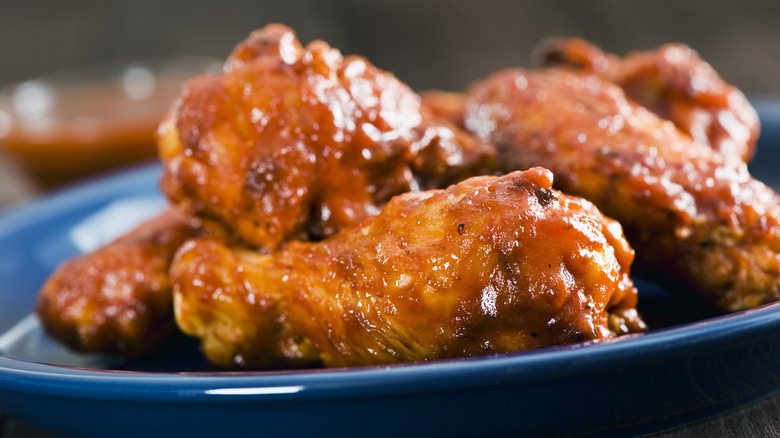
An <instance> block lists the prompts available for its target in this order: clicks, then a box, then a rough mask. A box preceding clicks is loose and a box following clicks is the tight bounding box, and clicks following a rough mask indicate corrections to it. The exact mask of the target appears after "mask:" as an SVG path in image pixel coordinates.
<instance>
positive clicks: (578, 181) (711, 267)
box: [464, 68, 780, 311]
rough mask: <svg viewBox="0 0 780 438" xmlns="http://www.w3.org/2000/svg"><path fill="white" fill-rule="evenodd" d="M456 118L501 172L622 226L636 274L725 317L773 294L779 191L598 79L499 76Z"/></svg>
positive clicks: (778, 257) (779, 290) (475, 90)
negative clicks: (542, 183)
mask: <svg viewBox="0 0 780 438" xmlns="http://www.w3.org/2000/svg"><path fill="white" fill-rule="evenodd" d="M464 111H465V113H464V122H465V126H466V127H467V128H468V129H469V130H471V131H472V132H474V133H476V134H477V135H479V136H480V137H481V138H483V139H486V140H490V141H493V142H495V143H496V145H497V147H498V149H499V160H498V162H499V163H501V165H502V166H504V167H505V168H506V169H507V170H512V169H523V168H528V167H532V166H544V167H547V168H549V169H551V170H552V171H553V173H554V174H555V178H556V187H557V188H559V189H561V190H563V191H564V192H566V193H569V194H572V195H579V196H583V197H585V198H587V199H589V200H590V201H592V202H593V203H594V204H596V206H598V208H599V209H600V210H601V211H603V212H604V214H606V215H608V216H610V217H612V218H615V219H617V220H618V221H620V223H621V224H622V225H623V227H624V229H625V231H626V236H627V237H628V240H629V242H630V243H631V245H632V246H633V247H634V248H635V249H636V251H637V261H636V263H635V271H637V272H644V273H645V274H648V273H649V274H651V275H652V276H653V277H654V278H662V277H667V280H668V282H669V283H674V284H676V286H677V287H678V288H682V289H687V288H691V289H692V290H694V291H697V292H698V293H699V294H701V295H702V296H704V297H706V298H708V299H709V300H710V301H711V302H713V303H715V304H716V305H717V306H719V307H720V308H722V309H726V310H730V311H734V310H739V309H744V308H748V307H753V306H756V305H760V304H763V303H767V302H770V301H775V300H777V299H779V298H780V199H778V195H777V194H776V193H775V192H774V191H772V190H771V189H770V188H768V187H767V186H765V185H764V184H762V183H760V182H758V181H756V180H754V179H753V178H752V177H751V176H750V175H749V173H748V171H747V167H746V165H745V164H744V163H742V162H741V161H739V160H734V159H729V158H728V157H725V156H724V155H723V154H721V153H719V152H717V151H716V150H713V149H712V148H710V147H709V146H707V145H705V144H702V143H698V142H695V141H692V140H691V138H690V136H688V135H686V134H684V133H682V132H681V131H680V130H679V129H677V128H676V127H675V126H674V125H673V124H672V123H671V122H668V121H665V120H663V119H661V118H659V117H658V116H656V114H654V113H652V112H650V111H649V110H647V109H645V108H644V107H642V106H639V105H637V104H636V103H634V102H633V101H631V100H629V99H627V98H626V95H625V93H624V91H623V90H622V89H621V88H620V87H618V86H617V85H615V84H613V83H611V82H609V81H607V80H605V79H604V78H603V77H602V76H600V75H597V74H594V73H589V72H576V71H572V70H568V69H560V68H559V69H553V68H551V69H545V70H540V71H534V72H529V71H524V70H520V69H514V70H506V71H503V72H499V73H497V74H495V75H493V76H491V77H490V78H488V79H486V80H484V81H482V82H479V83H477V84H475V85H474V86H473V87H472V88H471V89H470V91H469V92H468V96H467V100H466V103H465V110H464Z"/></svg>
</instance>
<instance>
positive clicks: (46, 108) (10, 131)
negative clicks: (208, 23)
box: [0, 57, 221, 188]
mask: <svg viewBox="0 0 780 438" xmlns="http://www.w3.org/2000/svg"><path fill="white" fill-rule="evenodd" d="M220 68H221V61H219V60H217V59H215V58H209V57H176V58H165V59H159V60H148V61H139V62H127V63H116V64H107V65H99V66H90V67H83V68H77V69H73V70H68V71H62V72H58V73H54V74H50V75H46V76H42V77H40V78H36V79H31V80H28V81H25V82H22V83H19V84H13V85H9V86H6V87H4V88H3V89H2V90H0V147H2V148H4V150H5V151H6V152H7V153H8V155H11V156H12V158H15V159H16V161H17V162H18V164H20V165H21V167H22V169H23V171H25V172H26V173H27V174H29V176H30V177H32V179H33V180H34V181H35V182H36V183H38V184H39V185H40V186H41V187H42V188H47V187H52V186H55V185H58V184H61V183H64V182H68V181H72V180H76V179H79V178H82V177H85V176H88V175H91V174H94V173H97V172H101V171H105V170H107V169H111V168H117V167H120V166H124V165H127V164H129V163H134V162H139V161H142V160H152V159H154V157H155V156H156V155H157V148H156V142H155V131H156V129H157V125H158V124H159V123H160V120H161V119H162V118H163V116H164V115H165V113H166V112H167V111H168V110H169V108H170V107H171V105H172V104H173V102H174V101H175V99H176V97H177V96H178V95H179V93H180V92H181V86H182V84H183V83H184V82H185V81H186V80H187V79H190V78H191V77H194V76H196V75H199V74H202V73H208V72H213V71H216V70H219V69H220Z"/></svg>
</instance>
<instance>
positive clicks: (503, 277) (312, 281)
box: [171, 168, 644, 368]
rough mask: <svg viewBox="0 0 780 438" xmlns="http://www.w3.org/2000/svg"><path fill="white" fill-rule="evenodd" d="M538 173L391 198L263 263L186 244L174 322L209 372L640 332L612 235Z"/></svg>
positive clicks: (626, 261)
mask: <svg viewBox="0 0 780 438" xmlns="http://www.w3.org/2000/svg"><path fill="white" fill-rule="evenodd" d="M551 186H552V174H551V173H550V172H549V171H548V170H546V169H539V168H537V169H531V170H528V171H526V172H514V173H511V174H509V175H506V176H503V177H492V176H484V177H475V178H472V179H468V180H466V181H464V182H461V183H459V184H457V185H454V186H451V187H449V188H448V189H446V190H435V191H429V192H418V193H407V194H404V195H400V196H397V197H395V198H393V199H392V200H391V201H390V202H389V203H388V204H387V205H386V206H385V208H384V209H383V211H382V212H381V214H380V215H379V216H377V217H371V218H369V219H367V220H365V221H364V222H363V223H362V224H361V225H359V226H355V227H350V228H347V229H345V230H343V231H342V232H340V233H338V234H336V235H334V236H331V237H330V238H328V239H325V240H324V241H321V242H317V243H305V242H292V243H290V244H288V245H287V246H286V247H285V248H284V249H283V250H281V251H279V252H277V253H274V254H270V255H269V254H259V253H257V252H250V251H235V250H231V249H230V248H229V247H228V246H226V245H224V244H221V243H219V242H215V241H213V240H207V239H205V240H204V239H201V240H191V241H189V242H187V243H185V245H184V246H183V247H182V249H181V250H180V251H179V252H178V253H177V255H176V257H175V260H174V262H173V265H172V267H171V275H172V278H173V282H174V297H175V298H174V302H175V312H176V318H177V321H178V324H179V326H180V327H181V328H182V330H183V331H184V332H185V333H189V334H191V335H193V336H196V337H198V338H200V339H201V340H202V346H203V350H204V352H205V354H206V355H207V357H208V358H209V359H210V360H211V361H212V362H213V363H215V364H217V365H219V366H223V367H228V368H232V367H238V368H254V367H259V366H262V367H265V366H269V365H274V364H280V363H281V364H287V365H304V364H311V363H321V364H324V365H326V366H348V365H366V364H382V363H394V362H399V361H420V360H427V359H434V358H447V357H460V356H472V355H482V354H489V353H497V352H509V351H516V350H523V349H528V348H534V347H539V346H546V345H557V344H563V343H570V342H578V341H585V340H594V339H604V338H612V337H614V336H616V335H620V334H624V333H628V332H633V331H638V330H642V329H643V328H644V323H643V322H642V320H641V318H640V317H639V315H638V314H637V312H636V309H635V304H636V297H637V296H636V289H635V287H634V285H633V283H632V282H631V279H630V277H629V267H630V264H631V261H632V258H633V251H632V250H631V248H630V247H629V246H628V245H627V243H626V241H625V240H624V238H623V235H622V230H621V227H620V225H619V224H618V223H617V222H614V221H612V220H610V219H607V218H605V217H604V216H603V215H601V214H600V213H599V212H598V210H596V209H595V207H593V205H592V204H590V203H589V202H587V201H585V200H582V199H580V198H573V197H569V196H566V195H563V194H561V193H559V192H557V191H555V190H552V187H551Z"/></svg>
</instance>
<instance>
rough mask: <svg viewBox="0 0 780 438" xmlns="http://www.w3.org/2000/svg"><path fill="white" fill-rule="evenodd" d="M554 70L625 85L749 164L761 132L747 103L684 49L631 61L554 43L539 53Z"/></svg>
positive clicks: (573, 43) (572, 42)
mask: <svg viewBox="0 0 780 438" xmlns="http://www.w3.org/2000/svg"><path fill="white" fill-rule="evenodd" d="M537 56H538V57H539V58H540V59H541V60H542V61H543V62H544V63H545V64H548V65H560V64H563V65H568V66H571V67H576V68H579V69H583V70H586V71H591V72H595V73H598V74H600V75H602V76H604V77H605V78H607V79H608V80H610V81H612V82H614V83H616V84H618V85H620V86H621V87H622V88H623V90H624V91H625V92H626V94H627V95H628V97H629V98H631V99H633V100H634V101H636V102H638V103H639V104H641V105H644V106H645V107H647V108H649V109H650V110H652V111H654V112H655V113H656V114H658V115H659V116H660V117H662V118H665V119H668V120H671V121H673V122H674V123H675V124H676V125H677V127H678V128H680V129H681V130H682V131H684V132H687V133H688V134H690V135H691V136H692V137H693V139H694V140H695V141H697V142H700V143H704V144H709V145H710V146H711V147H712V148H713V149H715V150H716V151H718V152H720V153H721V154H723V155H724V156H726V157H735V158H737V159H739V160H742V161H748V160H749V159H750V158H752V157H753V155H754V153H755V145H756V141H757V140H758V135H759V131H760V127H759V120H758V114H757V113H756V111H755V109H753V107H752V106H751V105H750V103H749V102H748V100H747V98H746V97H745V95H744V94H742V92H741V91H739V90H738V89H737V88H735V87H734V86H732V85H730V84H728V83H726V82H725V81H724V80H723V79H722V78H721V77H720V75H718V73H717V72H716V71H715V69H713V68H712V66H711V65H710V64H708V63H707V62H705V61H704V60H702V59H701V58H700V57H699V55H698V54H697V53H696V52H695V51H694V50H692V49H691V48H690V47H688V46H686V45H684V44H679V43H677V44H666V45H664V46H661V47H659V48H658V49H656V50H653V51H645V52H634V53H631V54H629V55H628V56H626V57H625V58H619V57H617V56H615V55H612V54H609V53H605V52H603V51H601V50H600V49H599V48H598V47H596V46H594V45H593V44H591V43H589V42H587V41H585V40H582V39H578V38H569V39H554V40H549V41H548V42H547V43H545V44H543V45H541V47H540V48H539V49H537Z"/></svg>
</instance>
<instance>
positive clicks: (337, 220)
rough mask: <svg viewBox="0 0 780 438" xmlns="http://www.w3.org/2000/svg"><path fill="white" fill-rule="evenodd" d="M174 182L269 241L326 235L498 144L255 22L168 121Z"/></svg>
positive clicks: (199, 207)
mask: <svg viewBox="0 0 780 438" xmlns="http://www.w3.org/2000/svg"><path fill="white" fill-rule="evenodd" d="M159 146H160V147H159V150H160V156H161V158H162V161H163V164H164V175H163V177H162V180H161V186H162V189H163V191H164V193H165V194H166V195H167V196H168V197H169V198H170V200H171V201H172V202H173V203H174V204H175V205H176V206H177V207H178V208H180V209H181V210H183V211H185V212H187V213H188V214H192V215H197V216H201V217H208V218H214V219H217V220H220V221H222V222H223V223H224V224H226V225H227V227H229V228H231V229H233V230H235V231H236V232H237V233H238V234H239V235H240V236H241V237H242V238H243V239H244V240H245V241H246V242H248V243H250V244H252V245H255V246H257V247H259V248H261V249H264V250H267V251H270V250H274V249H277V248H278V247H279V246H280V245H281V244H282V243H283V242H286V241H288V240H293V239H305V240H308V239H311V240H317V239H320V238H322V237H325V236H328V235H330V234H333V233H334V232H336V231H338V230H340V229H342V228H343V227H345V226H347V225H351V224H354V223H357V222H359V221H360V220H362V219H363V218H365V217H367V216H371V215H374V214H377V213H378V212H379V210H380V209H381V206H382V205H383V204H384V203H385V202H387V201H388V200H389V199H390V198H391V197H392V196H394V195H396V194H399V193H404V192H408V191H410V190H418V189H427V188H432V187H444V186H446V185H448V184H450V183H452V182H454V181H458V180H460V179H462V178H463V177H464V176H471V175H474V174H479V173H484V172H485V171H486V169H487V168H488V167H489V165H488V163H489V162H490V160H491V158H492V156H493V154H494V150H493V148H492V147H491V146H490V145H488V144H485V143H484V142H481V141H480V140H478V139H476V138H474V137H473V136H471V135H469V134H467V133H465V132H463V131H462V130H460V129H458V128H457V127H456V126H454V125H453V124H452V123H451V122H449V121H448V120H446V119H444V118H441V117H438V116H435V115H434V114H432V113H431V112H430V111H428V110H426V108H424V107H422V106H421V103H420V97H419V96H418V95H417V94H416V93H414V92H413V91H412V90H410V89H409V88H408V87H407V86H406V85H404V84H403V83H402V82H400V81H399V80H398V79H396V78H395V77H394V76H392V75H391V74H389V73H386V72H384V71H381V70H379V69H377V68H376V67H374V66H372V65H371V64H370V63H369V62H368V61H367V60H365V59H364V58H362V57H358V56H350V57H346V58H344V57H342V55H341V53H339V51H338V50H336V49H333V48H331V47H329V46H328V45H327V44H326V43H324V42H322V41H315V42H312V43H310V44H309V45H308V46H307V47H305V48H304V47H302V46H301V44H300V43H299V42H298V40H297V37H296V35H295V34H294V33H293V31H292V30H290V29H289V28H287V27H284V26H281V25H270V26H268V27H266V28H264V29H261V30H258V31H255V32H254V33H252V34H251V35H250V36H249V37H248V38H247V39H246V40H245V41H243V42H242V43H240V44H239V45H238V46H237V47H236V48H235V49H234V51H233V53H232V54H231V55H230V57H229V58H228V60H227V62H226V64H225V70H224V72H222V73H219V74H215V75H209V76H201V77H198V78H196V79H194V80H192V81H190V82H189V83H188V84H187V85H186V87H185V89H184V91H183V94H182V96H181V97H180V99H179V100H178V102H177V103H176V104H175V106H174V107H173V109H172V111H171V113H170V115H169V116H168V117H167V119H166V120H165V121H164V122H163V124H162V125H161V128H160V132H159Z"/></svg>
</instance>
